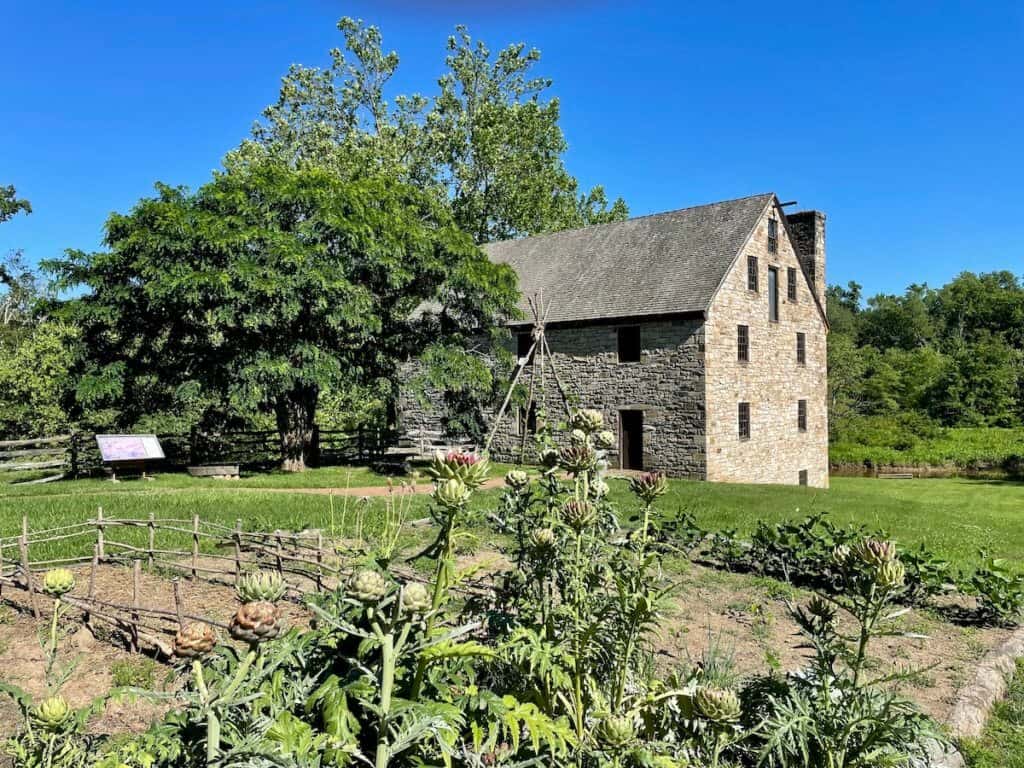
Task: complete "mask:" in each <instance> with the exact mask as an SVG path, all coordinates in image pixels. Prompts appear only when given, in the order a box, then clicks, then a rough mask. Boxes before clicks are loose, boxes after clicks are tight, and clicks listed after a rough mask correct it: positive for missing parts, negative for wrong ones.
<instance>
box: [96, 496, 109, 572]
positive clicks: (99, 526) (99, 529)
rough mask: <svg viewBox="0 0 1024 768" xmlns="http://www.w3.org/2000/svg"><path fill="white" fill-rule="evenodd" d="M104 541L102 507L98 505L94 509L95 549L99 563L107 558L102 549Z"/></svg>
mask: <svg viewBox="0 0 1024 768" xmlns="http://www.w3.org/2000/svg"><path fill="white" fill-rule="evenodd" d="M105 543H106V542H105V541H104V538H103V507H99V508H98V509H97V510H96V551H97V553H98V556H99V559H100V562H101V563H102V562H103V561H104V560H106V559H107V555H106V552H105V551H104V544H105Z"/></svg>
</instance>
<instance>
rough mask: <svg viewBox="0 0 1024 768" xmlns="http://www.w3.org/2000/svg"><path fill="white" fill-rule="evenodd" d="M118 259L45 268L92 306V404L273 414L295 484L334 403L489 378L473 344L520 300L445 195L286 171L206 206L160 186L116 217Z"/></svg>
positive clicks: (87, 333)
mask: <svg viewBox="0 0 1024 768" xmlns="http://www.w3.org/2000/svg"><path fill="white" fill-rule="evenodd" d="M106 244H107V246H108V248H109V250H107V251H105V252H99V253H84V252H81V251H72V252H69V253H68V255H67V256H66V258H64V259H62V260H59V261H56V262H53V263H51V264H49V265H48V267H49V268H50V269H51V270H52V271H53V272H54V273H55V275H56V277H57V283H58V285H59V287H60V288H62V289H71V288H75V289H78V290H81V289H84V292H83V293H81V295H80V296H78V297H76V298H72V299H69V300H66V301H65V302H63V304H62V306H61V307H60V310H59V311H60V313H61V316H62V317H64V318H66V319H68V320H70V321H72V322H74V323H75V324H76V325H78V326H79V327H80V328H81V329H82V335H83V338H84V339H86V340H87V348H88V364H87V368H86V370H85V371H84V372H83V375H82V378H81V383H80V385H79V388H78V389H79V391H78V394H79V398H80V400H81V401H82V402H83V403H85V404H88V405H90V406H91V407H98V406H99V405H100V404H101V403H102V402H117V403H119V404H120V406H121V408H122V409H123V412H122V414H121V421H123V422H128V423H131V422H132V421H134V420H135V419H137V418H139V417H140V416H142V415H143V414H144V413H146V412H149V411H151V410H153V409H155V408H158V407H159V406H160V404H161V402H166V400H167V399H168V398H173V397H179V396H181V394H182V393H183V392H194V391H195V390H197V389H198V390H199V391H202V392H203V393H205V394H207V395H210V396H214V397H215V398H217V401H218V402H219V403H220V404H221V407H222V408H223V409H224V410H230V409H238V410H245V409H259V410H263V411H268V412H272V413H273V414H274V416H275V419H276V422H277V425H278V430H279V433H280V435H281V447H282V455H283V459H284V465H285V467H286V468H289V469H301V468H302V467H303V466H304V460H305V456H306V452H307V450H308V448H309V445H310V439H311V431H312V427H313V423H314V418H315V414H316V409H317V405H318V398H319V395H320V393H321V391H322V390H323V389H324V388H325V387H330V386H336V385H339V384H342V383H354V384H380V383H382V382H383V383H384V385H386V386H393V385H394V383H395V382H396V379H397V367H398V365H399V363H400V362H401V361H402V360H404V359H406V358H407V357H410V356H424V355H434V356H438V355H441V354H442V352H441V350H443V354H444V356H446V357H448V358H451V357H453V356H454V357H457V358H460V359H461V361H462V366H463V369H467V368H469V369H472V370H476V369H477V367H478V366H477V363H476V362H475V361H474V360H473V359H472V358H473V356H472V355H471V353H470V352H469V351H468V349H467V346H468V344H467V338H468V337H469V335H471V334H473V333H476V332H478V331H480V330H481V329H485V328H490V327H492V326H493V325H494V324H495V323H496V320H497V318H498V316H499V315H504V314H507V313H510V312H514V306H515V300H516V296H517V294H516V288H515V276H514V273H512V272H511V270H510V269H508V268H507V267H504V266H499V265H494V264H492V263H491V262H489V261H488V260H487V259H486V257H485V256H484V255H483V253H482V252H481V251H480V250H479V249H478V248H477V247H476V246H475V245H474V244H473V242H472V240H471V239H470V238H469V237H468V236H467V235H466V234H465V233H463V232H461V231H460V230H459V228H458V227H457V226H456V225H455V223H454V221H453V220H452V217H451V214H450V213H449V211H448V209H447V207H446V206H444V205H442V204H440V203H439V201H438V200H437V199H436V198H435V197H434V196H432V195H430V194H427V193H424V192H421V191H418V190H416V189H415V188H413V187H412V186H410V185H408V184H402V183H398V182H396V181H394V180H393V179H391V178H386V177H383V176H375V177H368V178H362V179H355V180H350V179H344V178H341V177H339V175H338V174H336V173H334V172H332V171H330V170H328V169H325V168H322V167H317V166H313V165H302V166H298V167H296V166H293V165H287V164H284V163H282V162H280V161H278V160H275V159H273V158H264V159H263V160H261V161H259V162H256V161H255V160H254V156H251V157H250V158H249V161H248V162H247V163H245V164H243V165H237V166H235V167H233V168H232V169H231V170H229V171H227V172H223V173H218V174H216V175H215V177H214V179H213V180H212V181H211V182H210V183H208V184H207V185H205V186H203V187H202V188H200V189H199V190H198V191H196V192H195V193H192V192H189V191H188V190H186V189H183V188H175V187H169V186H165V185H159V186H158V187H157V195H156V196H155V197H153V198H148V199H144V200H142V201H140V202H139V203H138V204H137V205H136V206H135V208H134V209H133V210H132V211H131V212H130V213H128V214H123V215H122V214H115V215H113V216H111V217H110V219H109V220H108V222H107V227H106ZM425 303H427V304H428V306H429V307H430V308H431V310H432V311H427V312H424V311H418V310H421V309H422V306H423V305H424V304H425ZM484 383H488V382H486V381H485V382H484Z"/></svg>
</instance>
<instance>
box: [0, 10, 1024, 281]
mask: <svg viewBox="0 0 1024 768" xmlns="http://www.w3.org/2000/svg"><path fill="white" fill-rule="evenodd" d="M343 15H349V16H355V17H358V18H363V19H365V20H366V21H368V22H372V23H374V24H377V25H378V26H380V27H381V29H382V31H383V34H384V41H385V45H386V46H387V47H389V48H393V49H395V50H397V51H398V52H399V54H400V55H401V57H402V65H401V67H400V70H399V75H398V77H397V78H396V80H395V89H396V92H412V91H418V92H421V93H424V94H427V95H431V94H433V93H434V91H435V84H436V80H437V77H438V75H439V74H440V73H441V71H442V67H443V57H444V44H445V40H446V38H447V36H448V34H450V32H451V31H452V28H453V27H454V25H455V24H457V23H465V24H467V25H469V27H470V31H471V32H472V33H473V34H474V35H475V36H477V37H480V38H482V39H484V40H485V41H487V42H488V44H489V45H490V46H491V48H492V49H497V48H499V47H501V46H503V45H504V44H505V43H508V42H518V41H524V42H526V43H528V44H529V45H532V46H535V47H537V48H539V49H540V50H541V51H542V52H543V58H542V61H541V64H540V66H539V69H538V72H539V73H541V74H544V75H547V76H549V77H551V78H553V79H554V81H555V84H554V88H553V93H554V94H555V95H557V96H558V97H559V98H560V99H561V101H562V111H563V128H564V130H565V133H566V136H567V138H568V140H569V144H570V151H569V154H568V157H567V162H568V165H569V168H570V170H571V171H572V172H573V173H575V174H576V175H577V176H578V177H579V178H580V180H581V182H582V183H583V184H584V185H591V184H596V183H601V184H604V185H605V187H606V188H607V190H608V192H609V193H610V195H612V196H615V195H621V196H623V197H624V198H625V199H626V200H627V202H628V203H629V205H630V207H631V210H632V212H633V213H634V214H644V213H651V212H655V211H662V210H669V209H672V208H679V207H683V206H687V205H693V204H698V203H702V202H711V201H714V200H719V199H726V198H733V197H740V196H743V195H747V194H753V193H758V192H763V191H769V190H772V191H776V192H777V193H778V194H779V196H780V197H781V198H783V199H784V200H791V199H795V200H798V201H799V202H800V205H801V207H815V208H819V209H821V210H824V211H826V213H827V214H828V216H829V233H828V237H829V241H828V250H829V264H828V269H829V274H828V278H829V282H833V283H845V282H846V281H848V280H857V281H858V282H860V283H862V284H863V285H864V286H865V290H866V291H867V292H868V293H875V292H878V291H901V290H902V289H903V288H904V287H905V286H906V285H907V284H909V283H912V282H928V283H930V284H933V285H938V284H941V283H943V282H945V281H946V280H947V279H949V278H950V277H952V276H954V275H955V274H957V273H958V272H960V271H962V270H964V269H972V270H977V271H984V270H994V269H1010V270H1012V271H1013V272H1015V273H1017V274H1018V275H1020V274H1024V194H1022V189H1021V188H1022V184H1024V53H1022V51H1024V3H1020V2H1006V3H1002V2H982V3H956V4H953V3H948V4H947V3H923V2H918V3H898V2H879V3H866V2H856V3H823V2H820V0H819V2H816V3H806V4H805V3H801V2H787V3H780V4H772V3H768V4H766V3H734V2H719V3H707V2H702V3H693V4H688V3H677V2H669V1H668V0H655V1H652V2H637V3H631V4H626V3H622V4H619V3H602V2H588V1H587V0H562V1H561V2H555V3H552V2H539V0H520V2H514V3H512V2H497V1H495V2H469V1H468V0H450V1H449V2H418V3H414V2H397V1H396V0H391V1H388V0H379V1H378V2H372V3H371V2H344V3H340V2H327V1H326V0H320V1H317V0H292V2H287V3H286V2H277V3H273V2H260V1H253V2H210V1H209V0H207V1H206V2H198V1H197V0H178V2H175V3H173V4H167V3H160V4H157V3H145V2H97V3H86V2H81V3H71V2H59V1H57V0H54V1H53V2H17V1H16V0H4V2H3V3H0V50H2V51H3V52H4V56H3V57H4V60H5V67H4V74H3V76H2V80H0V184H12V183H13V184H15V185H16V186H17V187H18V190H19V193H20V194H22V195H23V196H26V197H28V198H29V199H30V200H31V201H32V204H33V206H34V208H35V212H34V213H33V214H32V215H31V216H30V217H18V219H16V220H14V221H12V222H8V223H7V224H4V225H3V226H0V252H5V251H6V250H8V249H10V248H15V247H20V248H24V250H25V252H26V254H27V255H28V257H29V258H30V259H31V260H38V259H41V258H47V257H52V256H55V255H58V254H60V253H61V252H62V250H63V249H65V248H69V247H75V248H84V249H93V248H97V247H99V245H100V241H101V238H102V225H103V222H104V220H105V219H106V217H107V215H108V214H109V213H110V212H111V211H114V210H119V211H124V210H127V209H128V208H130V207H131V205H132V204H133V203H134V202H135V201H136V200H137V199H138V198H139V197H141V196H145V195H148V194H149V193H150V192H151V190H152V185H153V183H154V182H155V181H157V180H161V181H165V182H168V183H172V184H188V185H191V186H198V185H200V184H201V183H203V182H204V181H205V180H206V179H208V178H209V174H210V171H211V170H212V169H214V168H216V167H217V166H218V165H219V161H220V158H221V157H222V156H223V154H224V153H225V152H226V151H227V150H229V149H231V148H232V147H233V146H235V145H236V144H237V143H238V142H239V141H240V140H241V139H242V138H243V137H244V136H246V135H247V133H248V131H249V129H250V127H251V125H252V123H253V121H254V119H255V118H256V117H257V116H258V115H259V112H260V110H261V109H262V108H263V107H264V106H265V105H266V104H268V103H270V102H272V101H273V100H274V99H275V98H276V93H277V87H278V82H279V79H280V77H281V75H282V74H283V73H284V72H285V70H286V69H287V67H288V65H289V64H290V63H292V62H301V63H304V64H307V65H321V64H325V63H326V62H327V55H326V51H327V50H328V49H329V48H331V47H332V46H335V45H340V44H341V36H340V34H339V33H338V32H337V31H336V29H335V22H336V20H337V19H338V18H339V17H341V16H343Z"/></svg>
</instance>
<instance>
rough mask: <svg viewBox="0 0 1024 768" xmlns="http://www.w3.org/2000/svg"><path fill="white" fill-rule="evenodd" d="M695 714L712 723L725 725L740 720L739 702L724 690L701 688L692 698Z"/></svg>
mask: <svg viewBox="0 0 1024 768" xmlns="http://www.w3.org/2000/svg"><path fill="white" fill-rule="evenodd" d="M694 705H695V706H696V708H697V714H699V715H700V716H701V717H703V718H705V719H707V720H710V721H711V722H713V723H718V724H720V725H727V724H729V723H735V722H736V721H737V720H739V719H740V700H739V698H738V697H737V696H736V694H735V693H734V692H733V691H730V690H727V689H725V688H712V687H710V686H701V687H700V688H698V689H697V693H696V695H695V696H694Z"/></svg>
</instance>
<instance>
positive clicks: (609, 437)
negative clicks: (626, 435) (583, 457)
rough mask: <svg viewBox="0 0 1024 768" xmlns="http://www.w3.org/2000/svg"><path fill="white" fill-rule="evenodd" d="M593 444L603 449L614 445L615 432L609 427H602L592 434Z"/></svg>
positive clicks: (605, 449)
mask: <svg viewBox="0 0 1024 768" xmlns="http://www.w3.org/2000/svg"><path fill="white" fill-rule="evenodd" d="M594 445H595V446H597V447H598V448H600V449H601V450H603V451H607V450H608V449H610V448H613V447H615V433H614V432H612V431H611V430H609V429H603V430H601V431H600V432H598V433H597V434H596V435H595V436H594Z"/></svg>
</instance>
